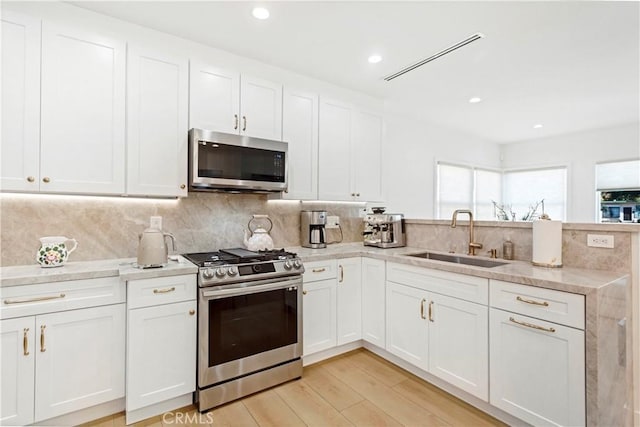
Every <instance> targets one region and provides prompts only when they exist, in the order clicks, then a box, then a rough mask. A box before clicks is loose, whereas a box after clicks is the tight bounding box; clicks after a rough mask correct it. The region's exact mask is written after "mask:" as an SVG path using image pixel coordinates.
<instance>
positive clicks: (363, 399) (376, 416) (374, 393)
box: [85, 349, 505, 427]
mask: <svg viewBox="0 0 640 427" xmlns="http://www.w3.org/2000/svg"><path fill="white" fill-rule="evenodd" d="M123 425H124V413H120V414H116V415H113V416H110V417H105V418H102V419H99V420H96V421H93V422H91V423H89V424H86V425H85V426H87V427H89V426H90V427H95V426H100V427H115V426H123ZM185 425H214V426H230V427H244V426H247V427H249V426H251V427H256V426H260V427H271V426H273V427H283V426H321V427H328V426H331V427H333V426H366V427H370V426H464V427H468V426H479V427H480V426H504V425H505V424H503V423H501V422H500V421H498V420H496V419H494V418H492V417H490V416H489V415H487V414H485V413H483V412H481V411H479V410H477V409H475V408H473V407H471V406H470V405H468V404H466V403H464V402H462V401H461V400H459V399H457V398H455V397H453V396H451V395H449V394H447V393H445V392H443V391H442V390H440V389H438V388H437V387H435V386H432V385H430V384H429V383H427V382H425V381H423V380H421V379H420V378H418V377H416V376H414V375H412V374H410V373H408V372H406V371H404V370H403V369H400V368H398V367H396V366H395V365H393V364H391V363H389V362H387V361H386V360H384V359H382V358H380V357H378V356H376V355H375V354H373V353H371V352H369V351H367V350H364V349H360V350H355V351H353V352H350V353H347V354H344V355H341V356H338V357H336V358H333V359H330V360H326V361H324V362H321V363H318V364H315V365H311V366H308V367H306V368H304V373H303V376H302V379H300V380H297V381H291V382H288V383H286V384H282V385H280V386H277V387H274V388H272V389H269V390H265V391H263V392H260V393H257V394H254V395H252V396H249V397H246V398H244V399H241V400H237V401H235V402H231V403H229V404H227V405H224V406H220V407H218V408H215V409H213V410H211V411H209V412H207V413H204V414H198V412H197V410H196V409H195V407H193V406H189V407H186V408H182V409H180V410H177V411H173V412H172V413H169V414H167V415H165V416H164V417H162V416H158V417H154V418H150V419H148V420H145V421H142V422H139V423H136V424H134V426H136V427H139V426H153V427H162V426H185Z"/></svg>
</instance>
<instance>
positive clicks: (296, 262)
mask: <svg viewBox="0 0 640 427" xmlns="http://www.w3.org/2000/svg"><path fill="white" fill-rule="evenodd" d="M293 266H294V267H295V268H296V270H298V269H300V267H302V263H301V262H300V260H299V259H297V260H295V261H293Z"/></svg>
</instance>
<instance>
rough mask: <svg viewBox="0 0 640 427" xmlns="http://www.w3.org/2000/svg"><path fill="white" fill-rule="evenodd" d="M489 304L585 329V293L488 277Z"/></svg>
mask: <svg viewBox="0 0 640 427" xmlns="http://www.w3.org/2000/svg"><path fill="white" fill-rule="evenodd" d="M489 289H490V290H489V295H490V297H489V299H490V304H491V306H492V307H496V308H501V309H503V310H507V311H511V312H513V313H520V314H524V315H527V316H531V317H535V318H537V319H542V320H547V321H549V322H555V323H559V324H561V325H567V326H571V327H573V328H578V329H584V296H583V295H577V294H571V293H568V292H562V291H555V290H553V289H545V288H538V287H535V286H526V285H519V284H516V283H510V282H503V281H501V280H491V281H490V288H489Z"/></svg>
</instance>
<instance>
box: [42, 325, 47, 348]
mask: <svg viewBox="0 0 640 427" xmlns="http://www.w3.org/2000/svg"><path fill="white" fill-rule="evenodd" d="M46 328H47V325H41V326H40V353H44V352H45V351H47V349H46V348H44V330H45V329H46Z"/></svg>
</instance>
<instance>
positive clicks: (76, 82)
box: [40, 22, 126, 194]
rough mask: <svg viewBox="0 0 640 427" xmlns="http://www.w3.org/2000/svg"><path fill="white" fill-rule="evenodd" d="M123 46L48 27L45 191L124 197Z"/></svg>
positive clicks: (45, 40)
mask: <svg viewBox="0 0 640 427" xmlns="http://www.w3.org/2000/svg"><path fill="white" fill-rule="evenodd" d="M125 49H126V45H125V42H124V41H121V40H116V39H113V38H109V37H104V36H102V35H100V34H97V33H93V32H85V31H80V30H77V29H75V28H71V27H68V26H64V25H58V24H53V23H49V22H44V23H43V26H42V117H41V126H42V127H41V143H40V178H41V180H42V183H41V185H40V189H41V190H42V191H47V192H63V193H101V194H122V193H124V191H125V157H124V156H125Z"/></svg>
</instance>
